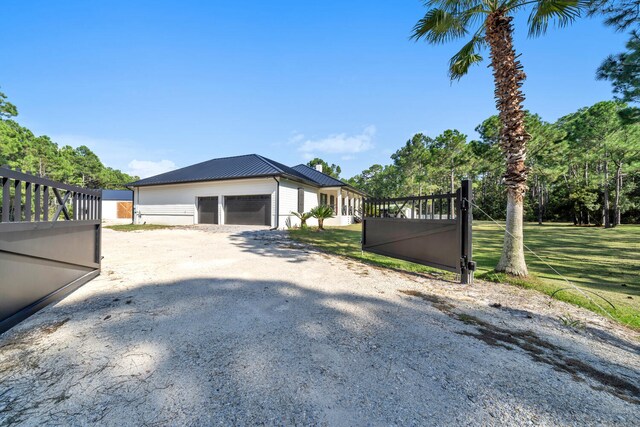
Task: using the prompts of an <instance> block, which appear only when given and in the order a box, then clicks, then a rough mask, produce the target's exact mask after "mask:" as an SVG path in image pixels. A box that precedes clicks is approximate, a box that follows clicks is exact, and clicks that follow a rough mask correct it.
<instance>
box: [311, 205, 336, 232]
mask: <svg viewBox="0 0 640 427" xmlns="http://www.w3.org/2000/svg"><path fill="white" fill-rule="evenodd" d="M310 214H311V216H312V217H314V218H315V219H317V220H318V230H324V220H325V219H327V218H333V217H334V215H333V208H332V207H331V206H327V205H319V206H316V207H315V208H313V209H311V212H310Z"/></svg>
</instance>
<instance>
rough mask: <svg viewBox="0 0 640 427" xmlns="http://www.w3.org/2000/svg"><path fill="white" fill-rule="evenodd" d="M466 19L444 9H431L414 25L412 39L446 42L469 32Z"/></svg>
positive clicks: (435, 42)
mask: <svg viewBox="0 0 640 427" xmlns="http://www.w3.org/2000/svg"><path fill="white" fill-rule="evenodd" d="M465 24H466V23H465V22H464V20H462V19H460V17H458V16H455V15H453V14H451V13H449V12H447V11H444V10H442V9H431V10H429V11H428V12H427V13H426V14H425V15H424V17H423V18H422V19H420V20H419V21H418V23H417V24H416V25H415V26H414V27H413V33H412V35H411V38H412V39H415V40H419V39H425V40H427V41H428V42H430V43H434V44H437V43H445V42H448V41H450V40H454V39H457V38H460V37H464V36H465V35H466V34H467V29H466V28H465Z"/></svg>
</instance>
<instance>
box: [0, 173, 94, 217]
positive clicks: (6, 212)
mask: <svg viewBox="0 0 640 427" xmlns="http://www.w3.org/2000/svg"><path fill="white" fill-rule="evenodd" d="M0 184H2V194H1V196H0V197H1V199H2V203H1V204H0V212H1V213H0V223H16V222H48V221H51V222H55V221H58V220H60V219H61V217H60V216H61V215H62V216H63V217H64V220H65V221H87V220H97V219H100V218H101V203H100V200H101V191H100V190H90V189H87V188H82V187H77V186H74V185H69V184H64V183H61V182H56V181H52V180H50V179H48V178H43V177H39V176H35V175H30V174H28V173H25V172H21V171H20V170H12V169H9V167H8V166H2V167H0Z"/></svg>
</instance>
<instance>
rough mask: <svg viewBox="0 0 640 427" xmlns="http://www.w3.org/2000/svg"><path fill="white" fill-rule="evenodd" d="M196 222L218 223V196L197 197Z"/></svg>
mask: <svg viewBox="0 0 640 427" xmlns="http://www.w3.org/2000/svg"><path fill="white" fill-rule="evenodd" d="M198 223H200V224H217V223H218V198H217V197H198Z"/></svg>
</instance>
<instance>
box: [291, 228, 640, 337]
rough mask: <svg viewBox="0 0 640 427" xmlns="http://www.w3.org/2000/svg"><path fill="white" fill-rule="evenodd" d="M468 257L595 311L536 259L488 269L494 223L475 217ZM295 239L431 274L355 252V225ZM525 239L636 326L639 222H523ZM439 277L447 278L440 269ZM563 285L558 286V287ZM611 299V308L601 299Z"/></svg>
mask: <svg viewBox="0 0 640 427" xmlns="http://www.w3.org/2000/svg"><path fill="white" fill-rule="evenodd" d="M473 231H474V233H473V251H474V254H473V258H474V260H475V261H476V263H477V266H478V271H477V273H476V277H478V278H480V279H484V280H491V281H499V282H506V283H511V284H514V285H518V286H524V287H527V288H533V289H537V290H539V291H541V292H544V293H546V294H549V295H552V294H554V293H555V294H554V298H557V299H560V300H563V301H567V302H571V303H574V304H577V305H580V306H583V307H586V308H588V309H590V310H593V311H596V312H601V310H600V309H599V308H598V307H597V306H596V305H595V304H593V303H592V302H591V301H590V300H589V299H588V298H586V297H584V296H583V295H582V294H580V293H579V292H578V291H576V290H575V289H573V288H571V285H569V284H567V282H565V281H564V280H562V279H561V278H560V277H559V276H558V275H556V274H555V273H554V272H553V271H552V270H551V269H550V268H549V267H547V266H546V265H545V264H544V263H543V262H542V261H540V260H538V259H537V258H536V257H535V256H533V255H532V254H530V253H527V254H526V258H527V264H528V266H529V273H530V277H529V278H527V279H514V278H512V277H508V276H506V275H503V274H496V273H494V272H493V267H495V265H496V264H497V262H498V258H499V257H500V250H501V248H502V239H503V231H502V230H501V229H500V228H499V227H498V226H497V225H495V224H493V223H489V222H482V221H476V222H475V223H474V227H473ZM291 236H292V237H293V238H294V239H296V240H299V241H302V242H305V243H310V244H313V245H316V246H318V247H319V248H320V249H322V250H325V251H327V252H331V253H335V254H338V255H343V256H347V257H351V258H355V259H359V260H362V261H364V262H367V263H371V264H374V265H378V266H381V267H388V268H395V269H400V270H406V271H411V272H427V273H433V272H434V271H437V270H434V269H432V268H429V267H425V266H422V265H418V264H414V263H410V262H406V261H401V260H396V259H393V258H387V257H384V256H380V255H375V254H370V253H362V252H361V251H360V225H352V226H349V227H339V228H338V227H336V228H331V229H328V230H327V231H325V232H320V233H319V232H316V231H315V230H291ZM525 243H526V245H527V246H529V247H530V248H531V249H532V250H533V251H534V252H535V253H537V254H538V255H540V256H541V257H542V258H543V259H544V261H546V262H547V263H549V264H550V265H552V266H553V267H554V268H555V269H556V270H557V271H558V272H559V273H560V274H562V275H563V276H565V277H567V278H568V279H569V280H570V281H571V282H573V283H575V284H576V285H577V286H579V287H581V288H582V289H584V290H585V291H588V292H587V294H588V295H589V296H590V297H591V298H592V299H593V300H594V301H596V302H597V303H598V304H599V305H600V306H602V307H604V308H606V309H607V311H608V312H609V313H610V314H611V316H612V317H614V318H615V319H616V320H618V321H619V322H621V323H624V324H626V325H628V326H631V327H633V328H635V329H640V226H638V225H623V226H620V227H617V228H614V229H608V230H605V229H603V228H596V227H574V226H572V225H569V224H546V225H543V226H539V225H537V224H527V225H526V227H525ZM440 274H443V275H444V276H445V277H449V278H450V277H452V276H451V275H450V274H449V273H443V272H441V273H440ZM567 287H569V289H566V290H561V291H558V290H560V289H563V288H567ZM591 292H593V293H596V294H598V295H600V296H601V297H603V298H605V299H606V300H608V301H609V302H611V303H612V304H613V305H614V306H615V309H613V308H612V307H611V306H610V305H609V304H608V303H607V302H606V301H605V300H603V299H602V298H600V297H598V296H596V295H594V294H592V293H591Z"/></svg>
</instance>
